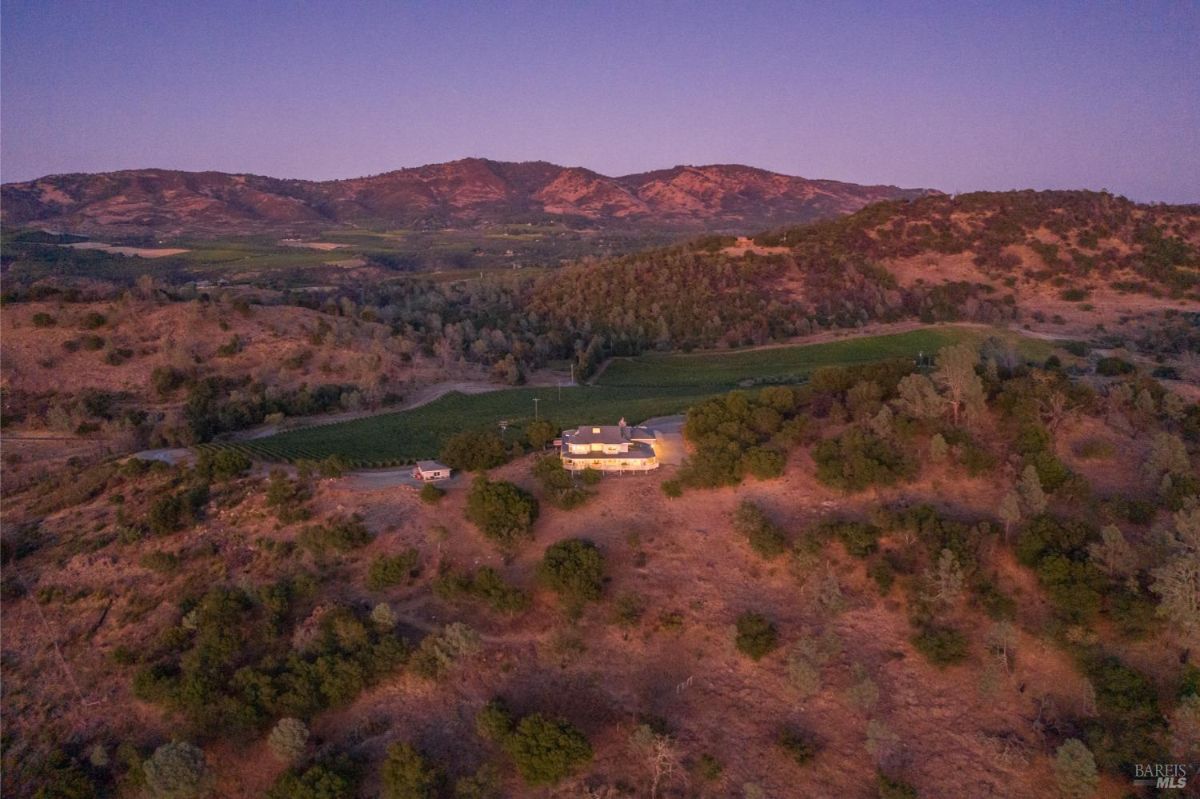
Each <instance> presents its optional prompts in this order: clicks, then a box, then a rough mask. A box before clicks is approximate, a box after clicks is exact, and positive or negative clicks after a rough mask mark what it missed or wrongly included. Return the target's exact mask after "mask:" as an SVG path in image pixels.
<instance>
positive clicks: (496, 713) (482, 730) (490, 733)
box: [475, 699, 515, 744]
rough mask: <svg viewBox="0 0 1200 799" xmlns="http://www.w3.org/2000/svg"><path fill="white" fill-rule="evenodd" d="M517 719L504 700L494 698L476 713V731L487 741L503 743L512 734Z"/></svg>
mask: <svg viewBox="0 0 1200 799" xmlns="http://www.w3.org/2000/svg"><path fill="white" fill-rule="evenodd" d="M514 724H515V720H514V719H513V715H512V713H511V712H510V711H509V709H508V708H507V707H506V706H505V704H504V702H503V700H500V699H493V700H492V701H491V702H488V703H487V704H486V705H484V706H483V707H482V708H480V710H479V712H478V713H476V714H475V731H476V732H477V733H479V736H480V737H481V738H483V739H484V740H487V741H492V742H494V743H498V744H503V743H504V741H506V740H508V736H509V735H511V734H512V729H513V725H514Z"/></svg>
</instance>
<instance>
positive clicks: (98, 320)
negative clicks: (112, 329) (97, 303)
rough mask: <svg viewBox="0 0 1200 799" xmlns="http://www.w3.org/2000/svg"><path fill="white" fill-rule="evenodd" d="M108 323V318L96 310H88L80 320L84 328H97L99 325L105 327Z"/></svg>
mask: <svg viewBox="0 0 1200 799" xmlns="http://www.w3.org/2000/svg"><path fill="white" fill-rule="evenodd" d="M106 324H108V319H107V318H105V316H104V314H102V313H97V312H96V311H88V312H87V313H86V314H84V316H83V319H81V320H80V322H79V326H80V327H81V328H83V329H84V330H95V329H96V328H98V327H104V326H105V325H106Z"/></svg>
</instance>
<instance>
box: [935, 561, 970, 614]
mask: <svg viewBox="0 0 1200 799" xmlns="http://www.w3.org/2000/svg"><path fill="white" fill-rule="evenodd" d="M963 583H964V577H963V570H962V566H961V565H960V564H959V562H958V557H957V556H955V554H954V553H953V552H951V551H950V550H949V549H943V550H942V552H941V554H940V555H939V556H938V561H937V566H936V567H935V568H934V570H933V574H932V575H931V576H930V594H931V598H932V599H933V601H934V602H936V603H937V604H938V605H940V606H942V608H952V607H954V606H955V605H957V604H958V602H959V600H960V599H962V593H963Z"/></svg>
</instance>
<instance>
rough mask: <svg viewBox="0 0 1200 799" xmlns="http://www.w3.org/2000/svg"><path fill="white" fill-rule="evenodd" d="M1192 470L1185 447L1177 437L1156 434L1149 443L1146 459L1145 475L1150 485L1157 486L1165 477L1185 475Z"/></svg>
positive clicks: (1167, 434)
mask: <svg viewBox="0 0 1200 799" xmlns="http://www.w3.org/2000/svg"><path fill="white" fill-rule="evenodd" d="M1191 470H1192V467H1191V462H1190V460H1189V459H1188V454H1187V447H1185V446H1184V444H1183V440H1182V439H1180V438H1179V436H1176V435H1172V434H1171V433H1161V432H1160V433H1156V434H1155V435H1154V438H1153V439H1152V440H1151V442H1150V454H1149V455H1148V456H1147V458H1146V468H1145V474H1146V476H1147V478H1148V479H1149V480H1150V484H1151V485H1154V486H1157V485H1158V484H1159V483H1160V482H1161V481H1162V478H1163V477H1164V476H1166V475H1171V476H1174V475H1186V474H1190V473H1191Z"/></svg>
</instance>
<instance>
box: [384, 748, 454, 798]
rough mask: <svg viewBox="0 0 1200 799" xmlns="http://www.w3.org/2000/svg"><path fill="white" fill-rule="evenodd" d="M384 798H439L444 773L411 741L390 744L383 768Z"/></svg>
mask: <svg viewBox="0 0 1200 799" xmlns="http://www.w3.org/2000/svg"><path fill="white" fill-rule="evenodd" d="M381 777H382V782H383V794H382V799H436V797H437V795H438V786H439V784H440V783H441V775H440V774H439V773H438V770H437V769H436V768H434V767H433V766H432V765H430V764H428V763H426V762H425V758H423V757H421V755H420V753H419V752H417V750H416V749H414V748H413V747H412V745H411V744H407V743H398V744H392V745H391V746H390V747H388V752H387V759H385V760H384V761H383V768H382V771H381Z"/></svg>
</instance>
